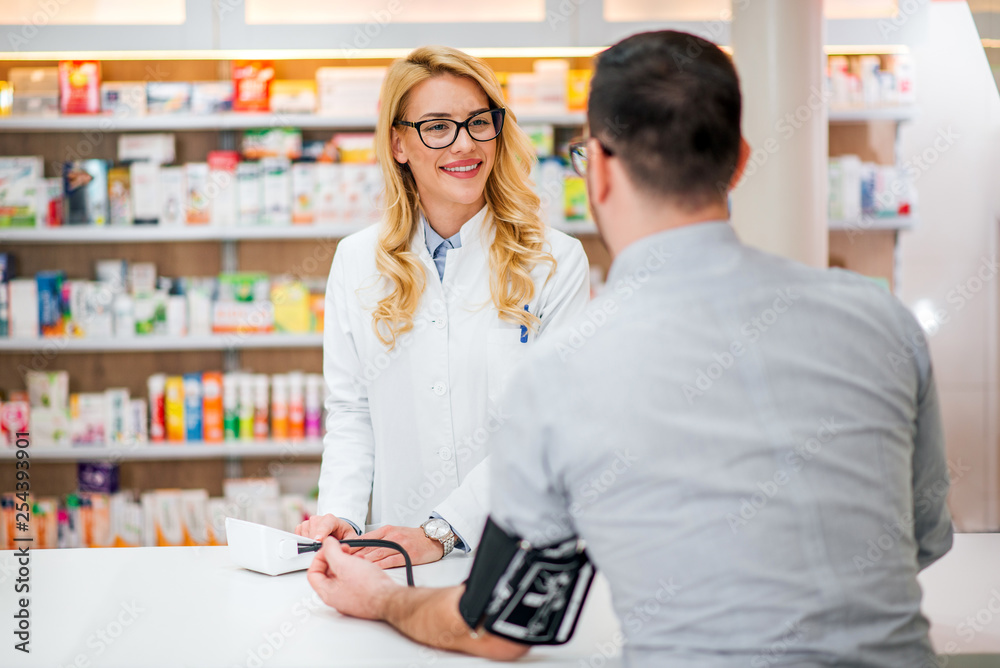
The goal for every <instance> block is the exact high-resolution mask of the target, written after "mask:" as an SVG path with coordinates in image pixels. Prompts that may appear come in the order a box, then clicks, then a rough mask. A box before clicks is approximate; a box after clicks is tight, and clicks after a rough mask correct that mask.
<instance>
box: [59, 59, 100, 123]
mask: <svg viewBox="0 0 1000 668" xmlns="http://www.w3.org/2000/svg"><path fill="white" fill-rule="evenodd" d="M59 111H60V112H61V113H63V114H98V113H100V112H101V64H100V63H99V62H97V61H96V60H61V61H59Z"/></svg>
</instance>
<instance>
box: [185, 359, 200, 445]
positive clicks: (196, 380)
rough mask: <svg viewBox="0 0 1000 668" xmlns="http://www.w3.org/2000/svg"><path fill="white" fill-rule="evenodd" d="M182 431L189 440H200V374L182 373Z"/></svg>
mask: <svg viewBox="0 0 1000 668" xmlns="http://www.w3.org/2000/svg"><path fill="white" fill-rule="evenodd" d="M184 430H185V431H184V433H185V437H186V440H187V441H189V442H196V441H201V440H202V436H203V432H202V391H201V374H200V373H186V374H184Z"/></svg>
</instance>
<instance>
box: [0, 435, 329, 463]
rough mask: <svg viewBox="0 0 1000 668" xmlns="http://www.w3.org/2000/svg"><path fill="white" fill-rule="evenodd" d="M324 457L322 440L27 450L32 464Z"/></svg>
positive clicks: (10, 456)
mask: <svg viewBox="0 0 1000 668" xmlns="http://www.w3.org/2000/svg"><path fill="white" fill-rule="evenodd" d="M322 454H323V441H322V439H308V440H303V441H276V440H272V439H268V440H261V441H226V442H223V443H203V442H188V443H158V444H156V445H151V444H146V445H141V446H136V447H132V448H128V447H104V448H102V447H77V448H60V449H55V448H52V449H45V448H35V447H32V448H30V450H29V455H30V461H33V462H40V461H46V462H79V461H114V462H129V461H167V460H187V459H223V458H245V457H285V456H291V457H318V456H320V455H322ZM14 459H15V450H14V449H13V448H5V449H3V450H0V461H5V460H14Z"/></svg>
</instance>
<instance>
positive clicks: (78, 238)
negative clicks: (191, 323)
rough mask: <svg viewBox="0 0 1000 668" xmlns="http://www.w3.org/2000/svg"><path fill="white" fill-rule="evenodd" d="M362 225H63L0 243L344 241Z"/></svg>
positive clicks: (5, 231)
mask: <svg viewBox="0 0 1000 668" xmlns="http://www.w3.org/2000/svg"><path fill="white" fill-rule="evenodd" d="M364 227H365V224H364V223H344V224H339V225H288V226H277V225H274V226H268V225H257V226H246V227H242V226H241V227H221V226H217V225H179V226H176V227H161V226H159V225H121V226H102V227H95V226H93V225H63V226H61V227H8V228H0V242H7V243H47V244H65V243H89V244H101V243H147V242H164V243H168V242H177V241H255V240H262V241H267V240H290V239H328V238H340V237H346V236H347V235H349V234H354V233H355V232H357V231H359V230H362V229H364Z"/></svg>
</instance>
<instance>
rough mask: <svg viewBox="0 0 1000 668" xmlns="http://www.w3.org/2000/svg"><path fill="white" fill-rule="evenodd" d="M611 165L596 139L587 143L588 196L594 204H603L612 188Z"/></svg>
mask: <svg viewBox="0 0 1000 668" xmlns="http://www.w3.org/2000/svg"><path fill="white" fill-rule="evenodd" d="M610 169H611V163H610V161H609V160H608V155H607V154H606V153H605V152H604V149H602V148H601V145H600V143H599V142H598V141H597V140H596V139H591V140H590V141H588V142H587V186H588V192H587V196H588V197H590V199H591V201H592V202H595V203H603V202H604V201H605V200H607V198H608V191H609V190H610V188H611V173H610Z"/></svg>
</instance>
